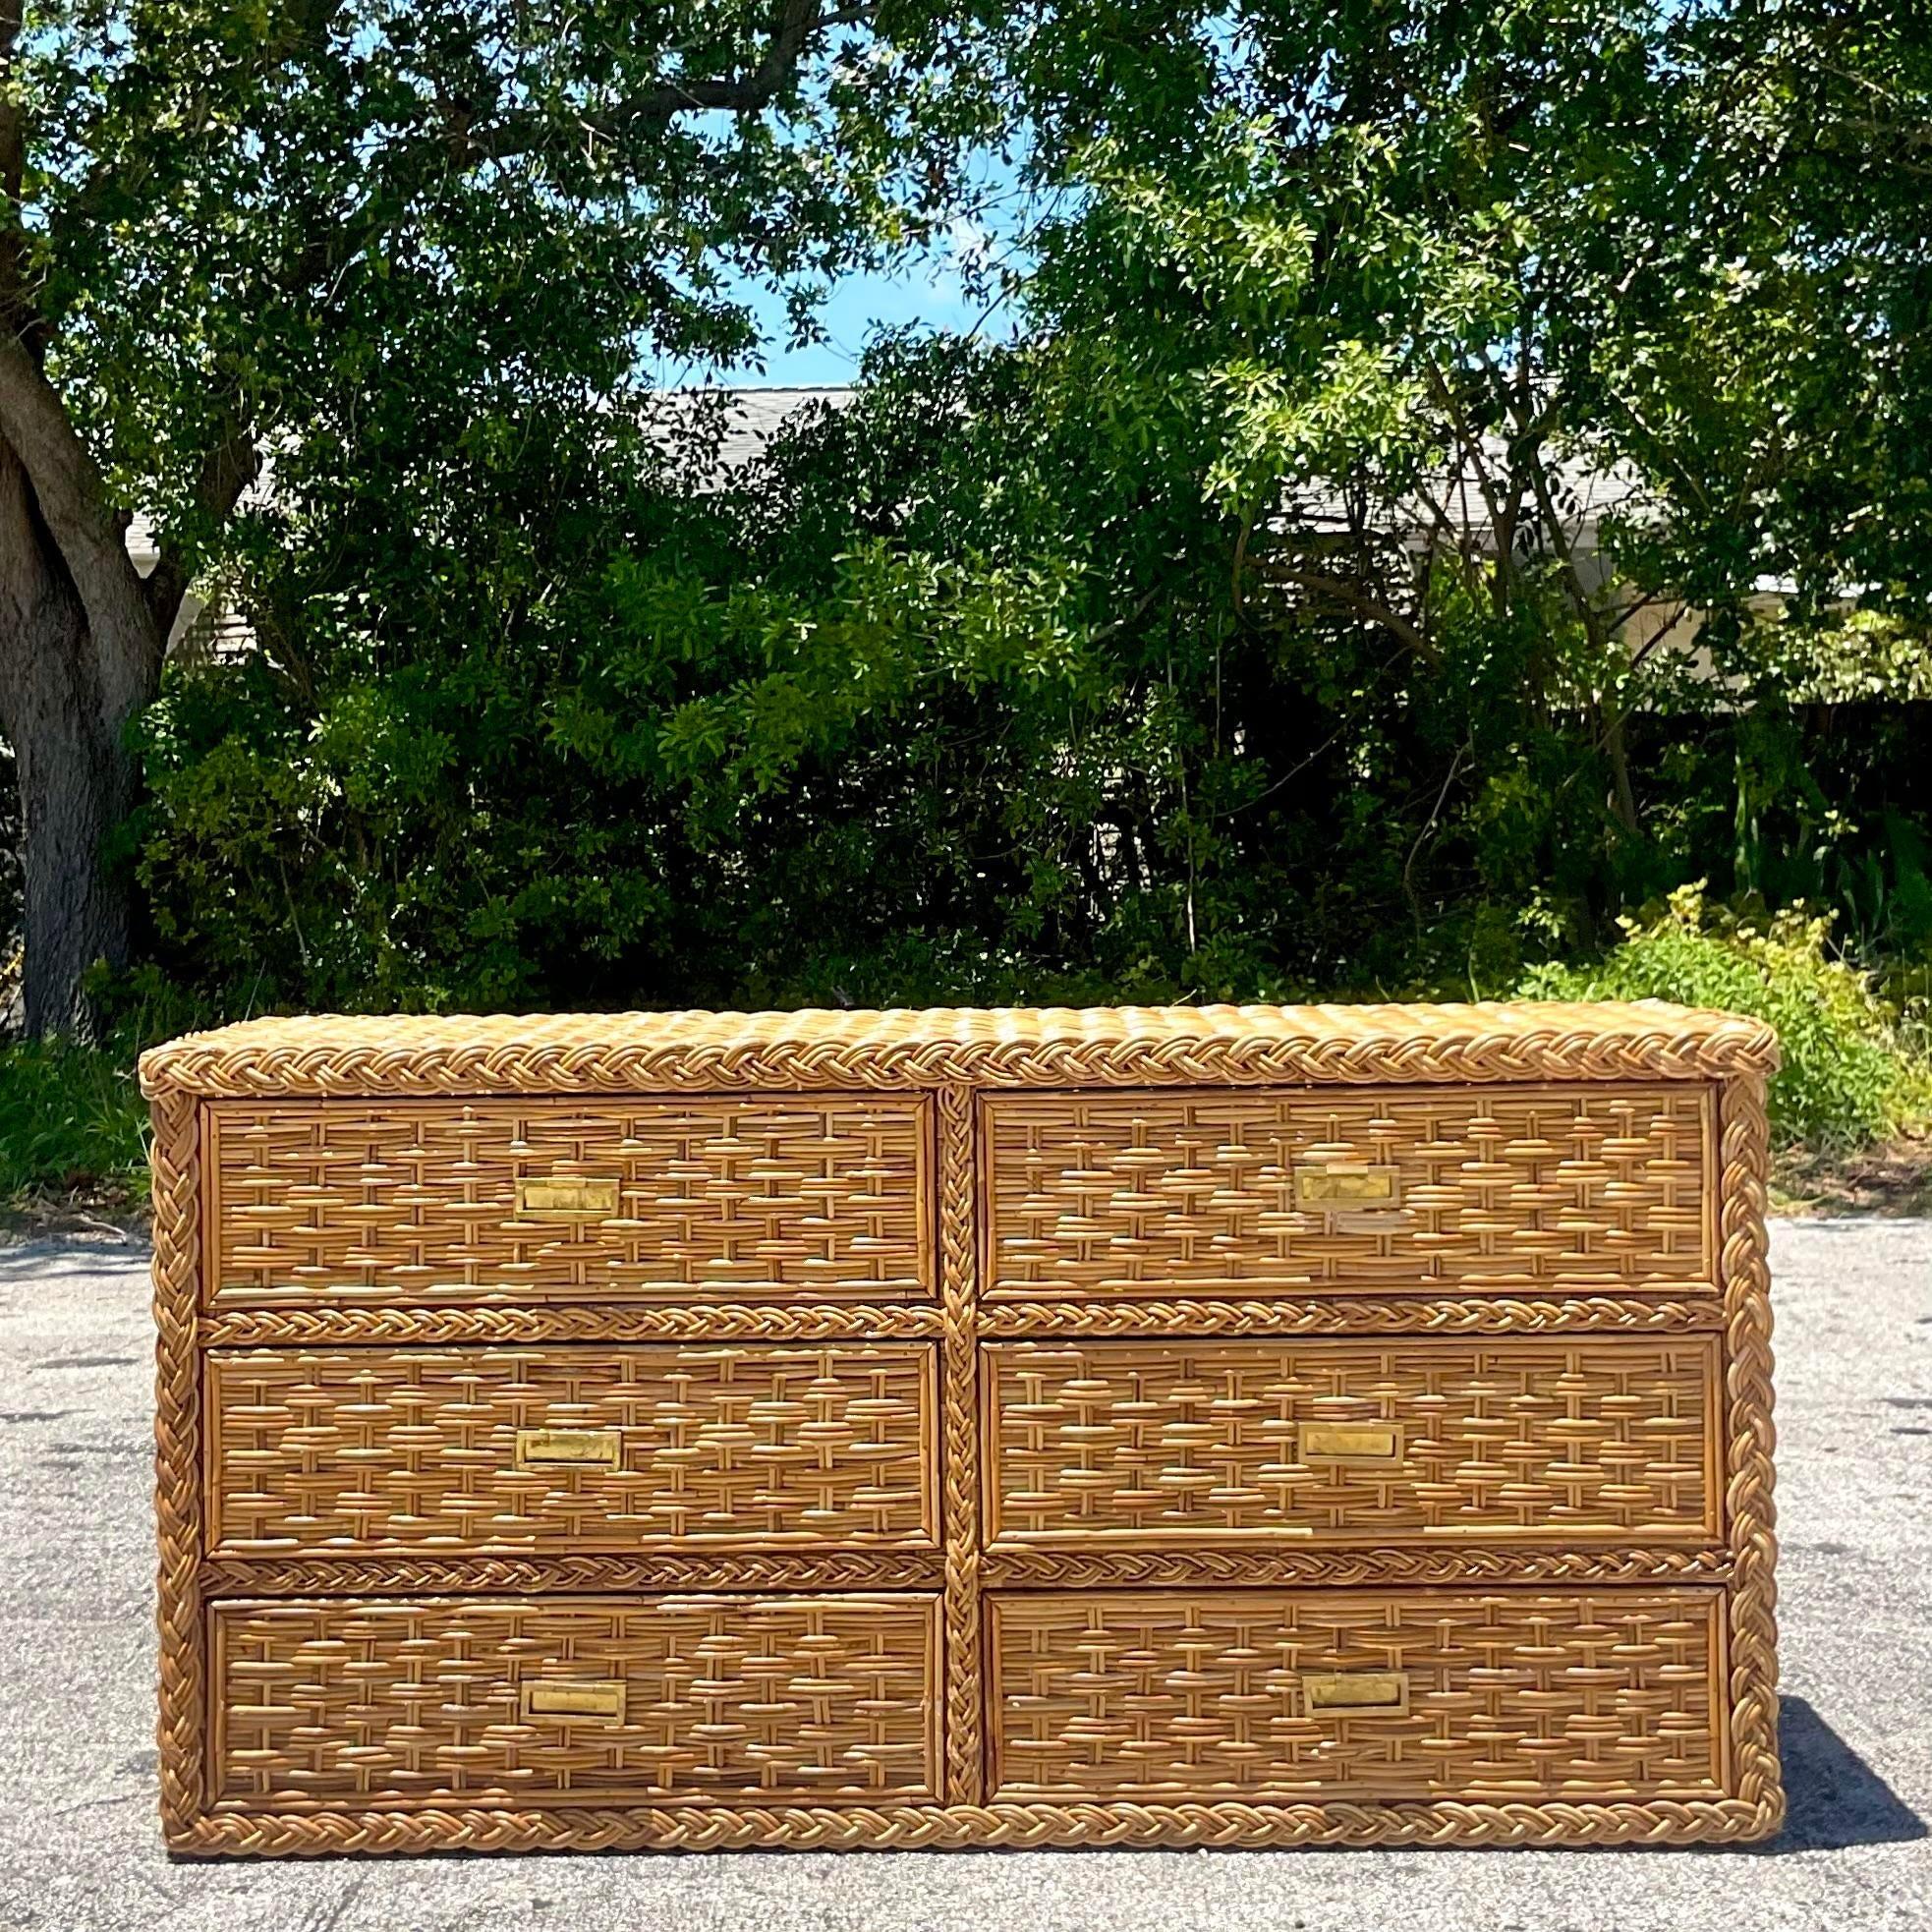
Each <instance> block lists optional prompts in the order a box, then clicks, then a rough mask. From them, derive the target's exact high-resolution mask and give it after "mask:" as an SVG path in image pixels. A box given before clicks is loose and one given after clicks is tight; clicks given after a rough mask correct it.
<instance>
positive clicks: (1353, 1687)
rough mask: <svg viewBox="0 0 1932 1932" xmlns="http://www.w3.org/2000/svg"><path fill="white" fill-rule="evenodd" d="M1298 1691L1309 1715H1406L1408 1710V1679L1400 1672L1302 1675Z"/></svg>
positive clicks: (1397, 1716) (1401, 1716)
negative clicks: (1327, 1713)
mask: <svg viewBox="0 0 1932 1932" xmlns="http://www.w3.org/2000/svg"><path fill="white" fill-rule="evenodd" d="M1301 1692H1302V1697H1303V1699H1304V1700H1305V1702H1306V1705H1307V1709H1308V1715H1309V1716H1310V1717H1311V1718H1312V1717H1315V1716H1317V1715H1319V1714H1320V1713H1323V1712H1330V1713H1333V1714H1334V1715H1335V1716H1336V1717H1357V1716H1359V1717H1394V1718H1405V1717H1407V1716H1408V1712H1409V1680H1408V1678H1407V1677H1405V1676H1403V1675H1402V1674H1401V1672H1399V1671H1348V1672H1333V1673H1325V1674H1323V1675H1321V1676H1303V1677H1302V1679H1301Z"/></svg>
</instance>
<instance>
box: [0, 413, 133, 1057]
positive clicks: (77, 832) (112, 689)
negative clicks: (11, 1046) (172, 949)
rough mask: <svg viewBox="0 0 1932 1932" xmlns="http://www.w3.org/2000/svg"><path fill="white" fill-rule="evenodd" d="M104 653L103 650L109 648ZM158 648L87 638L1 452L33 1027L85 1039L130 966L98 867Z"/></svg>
mask: <svg viewBox="0 0 1932 1932" xmlns="http://www.w3.org/2000/svg"><path fill="white" fill-rule="evenodd" d="M104 644H105V648H103V647H104ZM150 662H151V663H153V664H156V665H158V662H159V652H158V651H156V650H153V649H152V640H151V639H149V638H144V637H138V638H126V639H116V640H107V641H103V640H101V639H100V638H98V637H96V636H95V635H93V633H92V632H91V631H90V629H89V627H88V624H87V619H86V615H85V611H84V609H83V607H82V602H81V598H80V597H79V595H78V594H77V593H76V590H75V587H74V582H73V579H72V577H71V576H70V574H69V572H68V570H67V567H66V565H65V564H64V563H63V561H62V559H61V555H60V552H59V550H58V549H57V548H56V547H55V544H54V541H53V539H52V537H51V535H50V534H49V532H48V530H47V527H46V524H45V521H44V520H43V519H42V517H41V515H40V511H39V507H38V505H37V503H36V502H35V499H34V494H33V489H32V486H31V484H30V483H28V477H27V473H26V471H25V470H24V469H23V468H22V467H21V465H20V463H19V461H18V460H17V459H16V458H15V456H14V455H13V453H12V451H11V450H9V449H8V448H7V447H6V445H5V444H4V443H0V731H4V732H5V734H6V737H7V740H8V742H9V743H10V744H11V745H12V746H13V750H14V760H15V767H16V770H17V772H18V774H19V782H20V797H21V830H22V844H23V847H24V851H23V870H24V873H25V886H26V908H25V911H26V918H25V927H26V931H25V936H24V937H25V941H26V956H25V961H24V981H23V987H22V994H23V1001H24V1006H25V1017H26V1026H27V1031H28V1033H29V1034H31V1035H35V1036H39V1035H45V1034H50V1033H67V1034H73V1035H75V1036H77V1037H80V1038H87V1037H90V1036H91V1034H92V1032H93V1026H94V1016H93V1014H92V1012H91V1011H90V1009H89V1005H88V1001H87V998H86V994H85V975H86V973H87V971H88V970H89V969H90V968H91V967H93V966H94V965H95V964H96V963H105V964H106V965H108V966H109V967H120V966H122V965H125V964H126V961H127V954H128V907H129V886H128V881H126V880H125V879H120V878H116V877H113V876H111V875H110V873H109V872H108V870H107V869H106V868H105V867H104V865H103V863H102V852H103V849H104V846H105V843H106V840H107V838H108V836H109V835H110V834H111V833H112V832H113V831H114V829H115V827H116V826H117V825H118V824H120V823H121V821H122V820H123V819H125V818H126V817H127V815H128V812H129V810H130V808H131V807H132V805H133V803H134V795H135V772H134V761H133V759H132V758H131V757H130V755H129V754H128V753H127V752H126V750H125V749H124V731H125V727H126V724H127V722H128V719H129V716H130V715H131V713H132V711H133V710H135V708H136V705H137V703H138V702H139V701H140V700H141V699H142V698H143V697H146V696H151V695H152V687H153V677H152V674H151V673H147V674H145V675H142V674H140V673H139V672H138V671H137V668H136V667H137V666H138V665H140V664H144V663H150Z"/></svg>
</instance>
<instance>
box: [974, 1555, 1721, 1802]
mask: <svg viewBox="0 0 1932 1932" xmlns="http://www.w3.org/2000/svg"><path fill="white" fill-rule="evenodd" d="M1720 1603H1721V1595H1720V1593H1719V1592H1717V1591H1714V1590H1680V1591H1672V1592H1659V1593H1657V1594H1655V1595H1651V1594H1647V1593H1639V1594H1626V1593H1619V1592H1610V1591H1605V1592H1601V1593H1593V1594H1589V1595H1563V1596H1556V1595H1545V1594H1531V1595H1512V1594H1506V1593H1503V1592H1498V1593H1496V1594H1495V1595H1487V1596H1474V1595H1456V1594H1453V1593H1449V1594H1438V1595H1427V1596H1424V1595H1418V1596H1408V1597H1404V1596H1399V1595H1382V1594H1371V1593H1367V1592H1360V1593H1358V1592H1350V1591H1323V1592H1307V1593H1298V1594H1297V1593H1280V1594H1271V1593H1268V1592H1262V1591H1244V1592H1217V1593H1216V1594H1214V1595H1213V1596H1200V1595H1189V1594H1183V1593H1179V1592H1149V1593H1147V1594H1145V1595H1126V1594H1111V1593H1109V1594H1104V1595H1100V1596H1085V1597H1068V1596H1051V1595H1045V1596H1029V1597H1011V1598H995V1599H994V1604H993V1657H994V1685H993V1704H994V1710H995V1711H996V1713H997V1717H996V1720H995V1742H994V1760H995V1766H996V1776H995V1779H994V1796H995V1797H996V1798H1004V1799H1009V1800H1014V1801H1023V1800H1030V1799H1035V1798H1042V1797H1045V1798H1059V1799H1067V1800H1077V1799H1082V1798H1102V1799H1126V1800H1131V1801H1143V1800H1157V1801H1158V1800H1162V1799H1167V1800H1171V1799H1173V1798H1176V1797H1180V1796H1186V1797H1190V1798H1196V1799H1212V1798H1223V1797H1237V1798H1244V1799H1247V1800H1249V1801H1251V1802H1257V1803H1293V1802H1296V1801H1298V1800H1306V1799H1308V1798H1311V1797H1315V1796H1332V1797H1349V1796H1373V1797H1381V1798H1416V1797H1442V1796H1449V1795H1453V1796H1455V1797H1457V1798H1465V1799H1472V1800H1477V1801H1480V1800H1482V1799H1484V1798H1491V1799H1494V1798H1502V1797H1513V1798H1521V1797H1524V1796H1528V1795H1533V1794H1534V1795H1544V1796H1551V1797H1562V1798H1564V1799H1578V1798H1589V1799H1597V1800H1603V1801H1612V1800H1617V1799H1622V1798H1631V1797H1645V1796H1651V1795H1655V1794H1659V1793H1663V1792H1674V1793H1683V1792H1697V1791H1712V1790H1717V1789H1719V1786H1720V1759H1719V1751H1720V1745H1719V1719H1718V1715H1717V1712H1716V1710H1715V1708H1714V1700H1715V1697H1716V1694H1717V1693H1716V1688H1715V1685H1714V1683H1713V1680H1712V1667H1713V1663H1714V1659H1715V1654H1716V1647H1717V1614H1718V1609H1719V1605H1720ZM1335 1672H1341V1673H1354V1672H1364V1673H1383V1672H1387V1673H1394V1674H1398V1675H1400V1676H1405V1677H1406V1678H1407V1680H1408V1694H1407V1704H1408V1708H1407V1710H1406V1711H1405V1712H1401V1713H1399V1714H1396V1713H1390V1712H1375V1713H1369V1712H1362V1713H1356V1714H1348V1715H1337V1714H1336V1713H1335V1712H1334V1711H1315V1712H1311V1711H1310V1709H1309V1705H1308V1692H1307V1688H1306V1679H1307V1677H1308V1676H1310V1675H1311V1674H1327V1673H1335Z"/></svg>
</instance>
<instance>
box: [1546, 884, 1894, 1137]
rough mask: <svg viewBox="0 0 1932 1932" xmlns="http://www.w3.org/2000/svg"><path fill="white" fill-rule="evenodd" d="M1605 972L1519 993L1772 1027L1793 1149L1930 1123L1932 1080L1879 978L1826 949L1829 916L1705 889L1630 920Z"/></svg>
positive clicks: (1561, 977)
mask: <svg viewBox="0 0 1932 1932" xmlns="http://www.w3.org/2000/svg"><path fill="white" fill-rule="evenodd" d="M1619 923H1620V924H1621V926H1622V928H1623V933H1624V937H1623V938H1622V940H1621V941H1620V942H1619V944H1618V945H1617V946H1616V947H1615V948H1614V949H1613V950H1612V951H1611V952H1610V953H1609V955H1608V956H1607V957H1606V958H1604V959H1603V960H1602V961H1601V962H1600V963H1598V964H1596V965H1594V966H1564V965H1551V966H1543V967H1539V968H1537V969H1535V970H1534V971H1532V972H1531V973H1530V974H1529V975H1528V976H1527V977H1526V978H1525V980H1524V981H1523V983H1522V985H1521V987H1520V989H1519V990H1520V992H1521V993H1522V994H1525V995H1527V996H1528V997H1531V998H1537V999H1669V1000H1675V1001H1676V1002H1677V1003H1678V1004H1680V1005H1684V1006H1709V1007H1719V1008H1722V1009H1723V1010H1725V1011H1727V1012H1733V1013H1748V1014H1750V1015H1752V1016H1753V1017H1754V1018H1757V1019H1762V1020H1769V1021H1770V1022H1771V1024H1772V1025H1773V1026H1774V1027H1776V1028H1777V1029H1778V1039H1779V1044H1780V1047H1781V1049H1782V1051H1783V1054H1784V1063H1783V1065H1782V1067H1781V1068H1780V1070H1779V1072H1778V1074H1777V1076H1776V1077H1775V1078H1774V1079H1773V1081H1772V1083H1771V1129H1772V1135H1773V1138H1774V1139H1776V1140H1778V1141H1780V1142H1781V1143H1783V1144H1786V1145H1790V1144H1791V1143H1794V1142H1804V1143H1807V1144H1809V1145H1812V1146H1818V1147H1829V1148H1845V1147H1853V1146H1858V1145H1861V1144H1863V1143H1866V1142H1870V1141H1876V1140H1881V1139H1883V1138H1885V1137H1886V1136H1888V1135H1890V1134H1892V1133H1895V1132H1897V1131H1898V1129H1899V1128H1900V1127H1901V1126H1903V1125H1904V1124H1905V1123H1906V1122H1907V1121H1909V1120H1911V1119H1912V1118H1913V1117H1915V1116H1917V1115H1919V1114H1921V1113H1922V1112H1923V1111H1924V1110H1925V1108H1926V1107H1927V1105H1928V1102H1929V1101H1932V1077H1929V1075H1928V1068H1927V1065H1926V1063H1925V1061H1924V1060H1923V1059H1922V1058H1921V1057H1920V1056H1919V1055H1918V1054H1917V1053H1916V1052H1914V1051H1912V1050H1911V1049H1910V1047H1908V1045H1907V1043H1906V1041H1905V1040H1904V1036H1903V1035H1902V1033H1901V1030H1900V1027H1899V1024H1898V1020H1897V1017H1896V1015H1895V1014H1894V1012H1893V1010H1892V1009H1891V1007H1889V1006H1888V1005H1887V1004H1886V1003H1885V1002H1884V1001H1883V1000H1882V999H1881V998H1879V996H1878V994H1876V992H1875V991H1874V990H1873V986H1872V982H1871V980H1870V978H1869V977H1868V976H1867V975H1866V974H1864V973H1862V972H1860V971H1859V970H1858V969H1857V968H1856V967H1855V966H1853V965H1851V964H1850V963H1849V962H1848V961H1847V960H1845V959H1842V958H1837V957H1834V956H1833V955H1832V954H1831V953H1830V952H1829V951H1828V950H1827V944H1826V942H1827V939H1828V938H1829V934H1830V929H1831V923H1832V922H1831V920H1830V919H1829V918H1808V917H1806V916H1805V913H1804V912H1803V910H1802V909H1801V908H1800V909H1793V910H1791V911H1787V912H1781V913H1778V914H1776V915H1774V916H1772V917H1770V918H1769V919H1764V920H1753V919H1750V918H1746V917H1742V916H1739V915H1737V914H1735V913H1732V912H1727V911H1725V910H1724V909H1722V908H1719V907H1714V906H1707V905H1706V904H1705V902H1704V898H1703V887H1702V886H1701V885H1692V886H1685V887H1683V888H1681V889H1680V890H1678V891H1676V892H1673V893H1672V894H1671V896H1670V898H1669V900H1668V901H1667V903H1666V904H1665V906H1664V908H1663V910H1662V911H1660V912H1657V913H1655V914H1654V915H1652V916H1650V917H1648V918H1645V919H1625V920H1622V921H1620V922H1619Z"/></svg>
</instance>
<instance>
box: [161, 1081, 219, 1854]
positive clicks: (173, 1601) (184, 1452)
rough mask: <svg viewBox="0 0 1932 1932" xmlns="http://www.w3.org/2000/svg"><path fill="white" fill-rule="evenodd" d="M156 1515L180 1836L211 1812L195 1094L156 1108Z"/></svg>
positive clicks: (170, 1781)
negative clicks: (207, 1807)
mask: <svg viewBox="0 0 1932 1932" xmlns="http://www.w3.org/2000/svg"><path fill="white" fill-rule="evenodd" d="M151 1161H152V1167H153V1180H154V1337H155V1338H154V1361H155V1375H154V1510H155V1528H156V1538H157V1543H158V1547H159V1555H160V1576H159V1619H160V1658H159V1670H160V1723H159V1728H158V1730H157V1732H156V1738H157V1741H158V1743H159V1746H160V1784H161V1825H162V1829H163V1831H165V1832H167V1833H168V1834H170V1835H171V1836H172V1835H174V1834H177V1833H180V1832H183V1831H186V1830H187V1829H188V1827H189V1824H190V1821H191V1820H192V1819H193V1818H194V1817H195V1816H196V1815H197V1813H199V1810H200V1808H201V1779H202V1772H201V1766H202V1740H203V1736H204V1733H205V1724H206V1702H207V1698H206V1681H205V1676H204V1671H205V1660H204V1658H203V1656H202V1649H201V1600H200V1593H199V1590H198V1589H197V1587H196V1585H197V1571H198V1569H199V1564H200V1561H201V1522H200V1497H201V1486H200V1480H199V1457H200V1433H201V1399H200V1372H201V1362H200V1354H199V1350H198V1349H197V1347H196V1345H195V1305H196V1302H197V1300H198V1299H199V1279H198V1276H199V1267H200V1212H201V1207H200V1182H201V1142H200V1121H199V1109H198V1108H197V1107H196V1105H195V1102H194V1100H193V1099H192V1098H191V1097H190V1096H188V1095H186V1094H178V1093H177V1094H168V1095H165V1096H163V1097H162V1098H161V1099H159V1100H158V1101H157V1102H156V1103H155V1106H154V1145H153V1150H152V1156H151Z"/></svg>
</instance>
